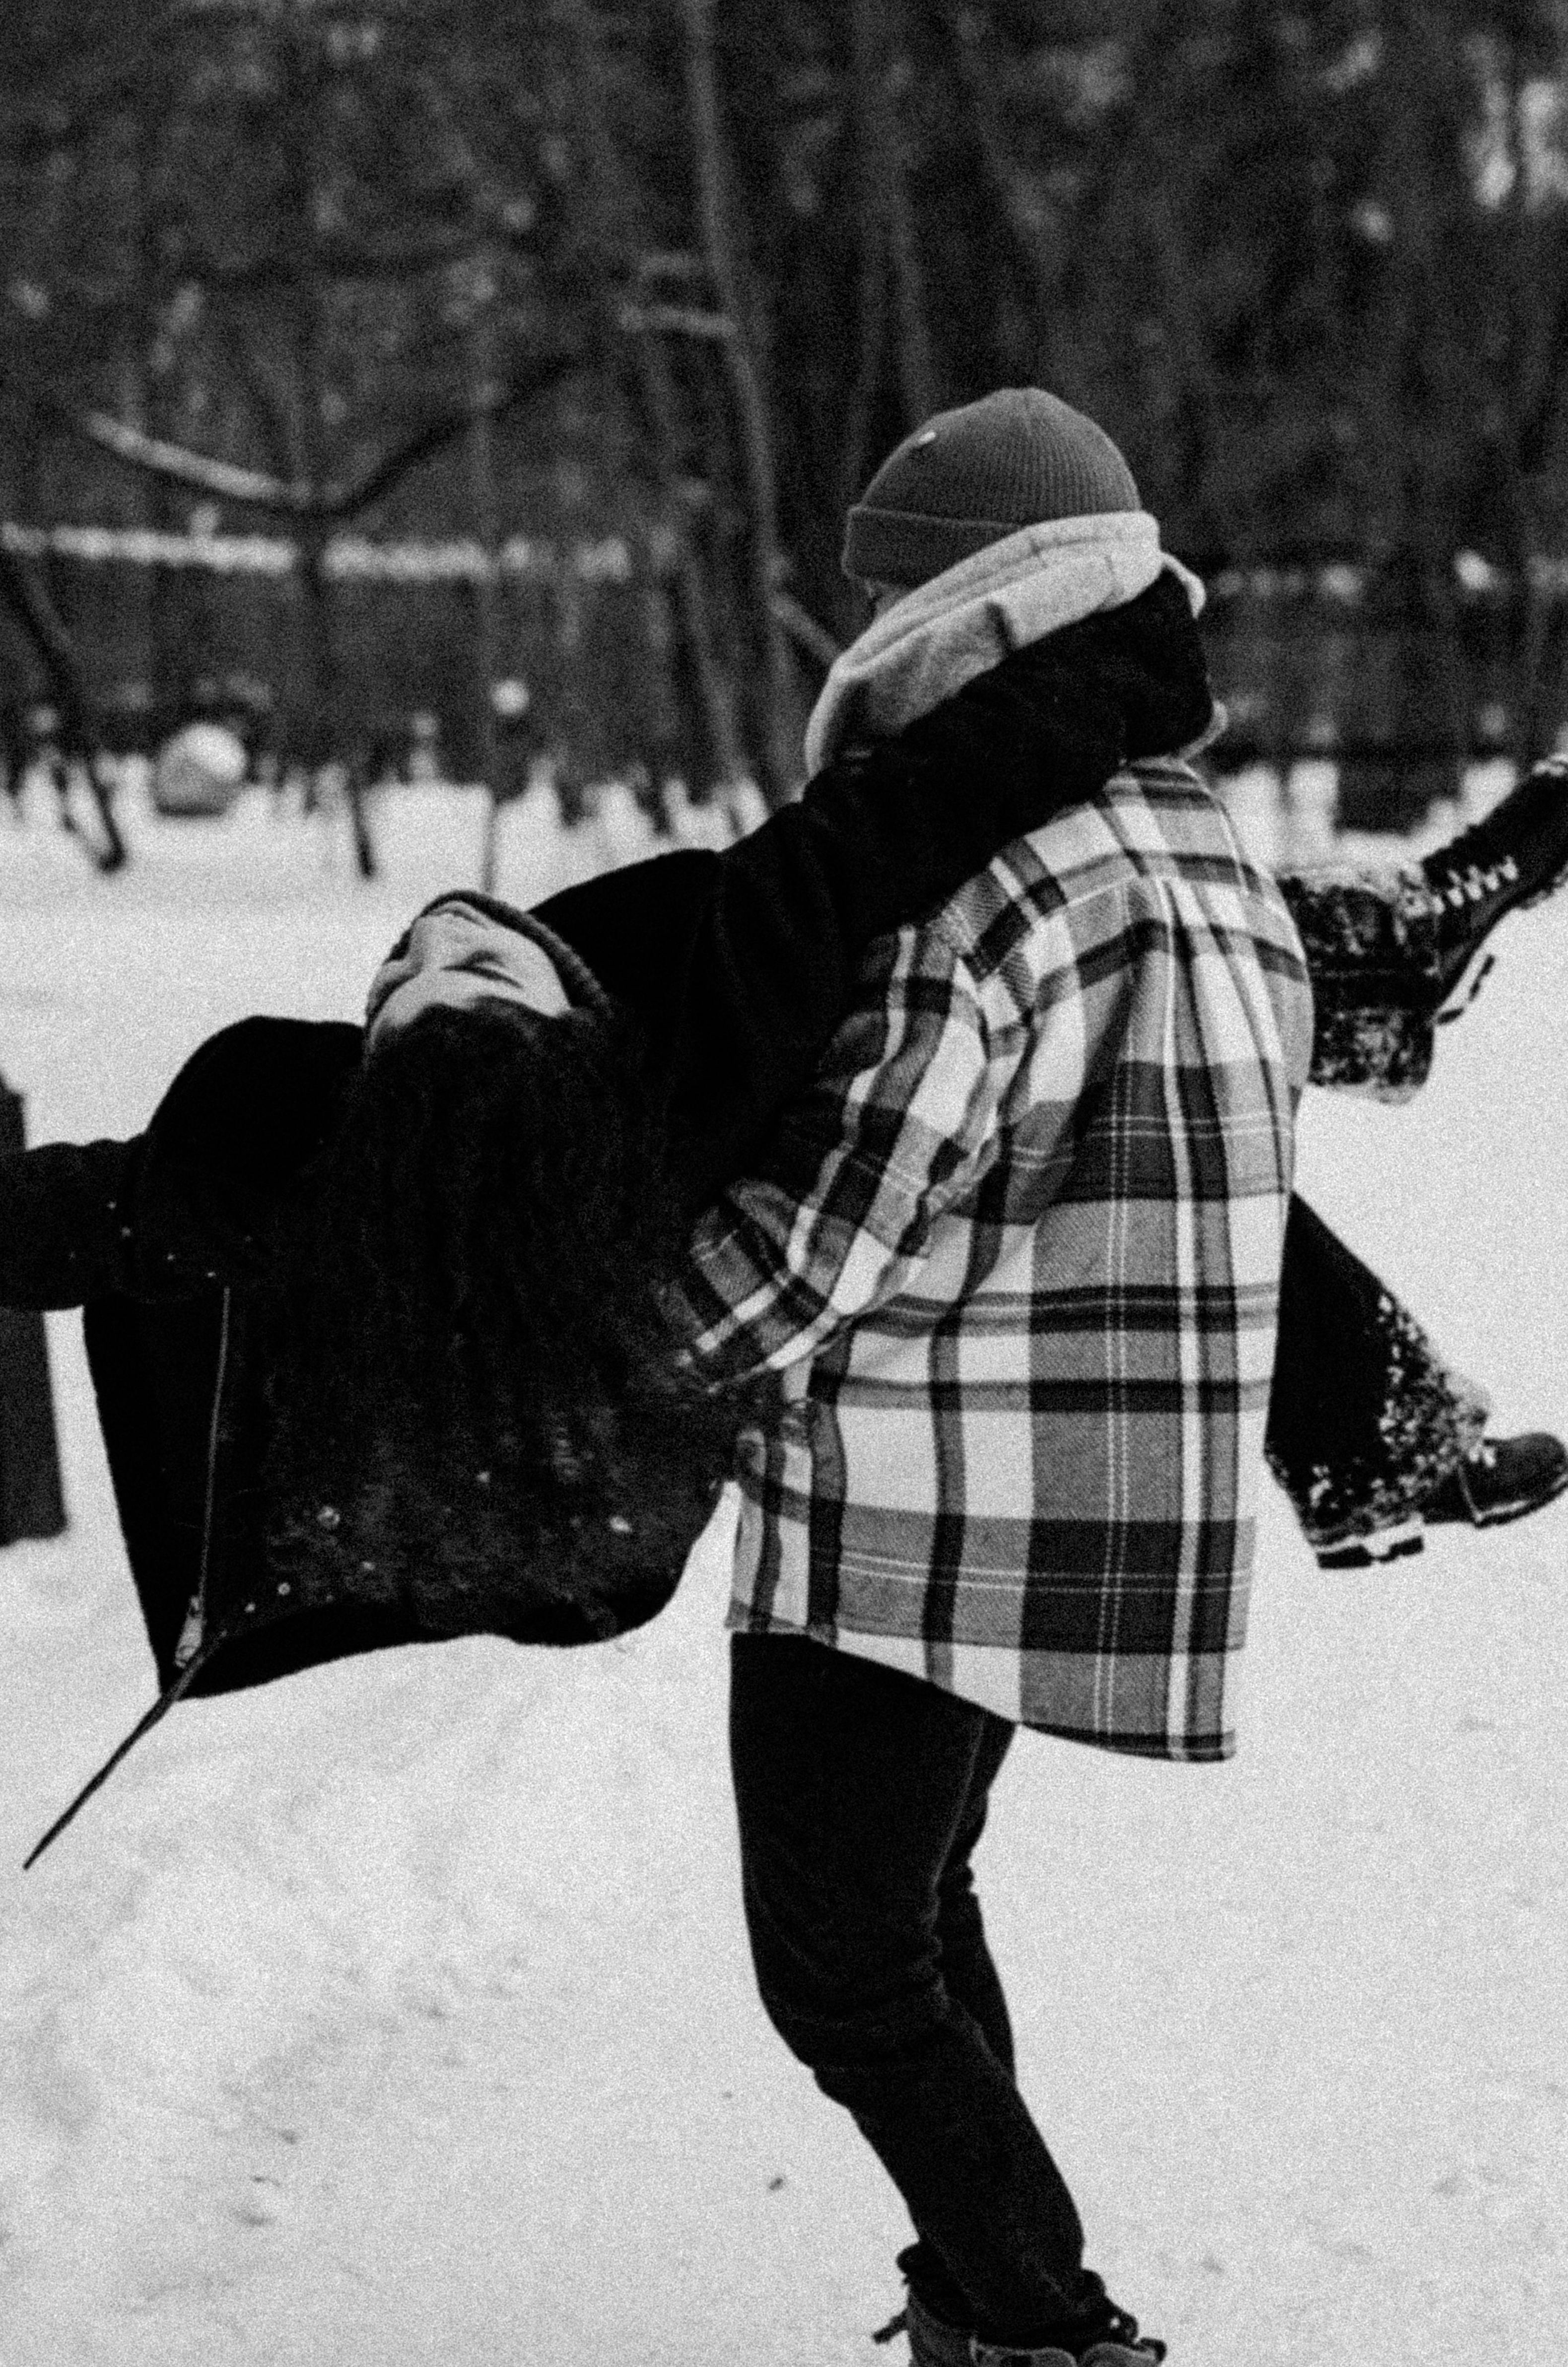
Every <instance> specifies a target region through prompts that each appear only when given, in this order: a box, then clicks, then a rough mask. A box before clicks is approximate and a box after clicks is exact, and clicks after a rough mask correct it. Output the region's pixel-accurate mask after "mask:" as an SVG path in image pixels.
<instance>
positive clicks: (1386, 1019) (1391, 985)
mask: <svg viewBox="0 0 1568 2367" xmlns="http://www.w3.org/2000/svg"><path fill="white" fill-rule="evenodd" d="M1279 888H1280V892H1281V894H1282V895H1283V896H1284V899H1285V901H1286V902H1287V903H1288V904H1289V906H1290V916H1291V918H1292V919H1293V920H1294V922H1295V923H1296V927H1297V930H1298V932H1299V933H1300V935H1301V945H1302V948H1303V950H1304V952H1305V954H1306V957H1307V969H1308V972H1309V974H1310V975H1311V978H1312V1083H1313V1084H1314V1085H1332V1086H1336V1087H1338V1088H1339V1089H1340V1090H1342V1091H1347V1092H1359V1093H1371V1094H1373V1095H1374V1096H1375V1097H1376V1098H1377V1099H1378V1100H1379V1101H1391V1102H1401V1101H1408V1100H1409V1098H1410V1096H1411V1094H1412V1093H1415V1092H1416V1090H1417V1089H1418V1088H1419V1087H1420V1086H1421V1085H1423V1084H1425V1082H1426V1076H1427V1072H1428V1070H1430V1068H1431V1065H1432V1047H1433V1042H1434V1039H1435V1034H1436V1028H1437V1005H1438V1002H1439V1000H1440V996H1439V988H1438V957H1437V922H1436V917H1435V912H1434V908H1433V905H1432V900H1431V898H1430V897H1429V896H1428V895H1427V894H1426V891H1425V889H1421V888H1420V887H1419V886H1418V885H1417V884H1416V883H1415V880H1414V879H1413V878H1411V877H1410V876H1408V875H1405V874H1392V873H1391V874H1389V875H1387V876H1386V877H1384V878H1372V877H1369V876H1366V875H1352V874H1349V873H1345V874H1338V873H1327V872H1323V873H1312V874H1300V873H1295V874H1287V875H1285V876H1284V877H1282V878H1281V879H1280V882H1279Z"/></svg>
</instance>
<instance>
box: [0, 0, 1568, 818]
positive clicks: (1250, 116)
mask: <svg viewBox="0 0 1568 2367" xmlns="http://www.w3.org/2000/svg"><path fill="white" fill-rule="evenodd" d="M1565 75H1568V5H1564V0H1329V4H1328V5H1324V6H1313V7H1310V8H1308V7H1301V8H1290V7H1269V6H1259V5H1256V0H1179V5H1178V0H1117V5H1112V6H1096V7H1088V6H1079V5H1076V0H1060V5H1057V0H1051V5H1047V0H766V5H764V0H354V5H347V0H144V5H142V6H136V7H130V8H128V7H125V6H123V5H121V6H110V5H109V0H12V5H11V6H10V8H9V10H8V11H7V19H6V48H5V52H4V56H3V58H0V422H3V425H4V430H5V434H4V441H3V445H0V520H3V521H4V529H3V534H0V595H3V597H0V667H3V668H4V669H5V673H6V679H7V682H8V683H10V684H11V685H16V684H17V683H18V682H20V683H25V684H28V685H34V686H36V685H38V684H40V682H44V681H48V682H49V683H50V684H51V686H52V688H53V691H54V694H55V695H56V696H57V697H62V696H65V695H67V693H69V694H70V695H71V696H74V697H75V698H76V699H77V700H78V701H79V702H82V703H84V708H85V711H88V712H89V715H93V714H96V715H97V716H98V717H99V718H100V719H101V718H102V717H103V716H105V715H107V714H109V713H111V712H112V711H114V710H115V709H116V706H117V702H118V706H119V708H124V707H125V706H126V705H127V704H128V703H130V704H135V703H136V702H141V703H142V705H143V706H144V707H151V708H153V710H155V711H161V710H162V708H163V706H165V705H167V704H168V703H170V702H173V703H176V704H177V702H178V700H179V699H180V698H181V697H183V696H186V695H187V693H188V690H189V685H190V683H191V681H192V679H193V677H194V676H195V675H196V674H212V673H214V672H220V671H225V670H227V671H229V672H233V671H240V672H243V673H244V674H249V675H251V676H254V677H256V678H257V679H258V680H259V681H261V682H264V683H266V684H267V685H270V686H271V687H272V688H273V689H274V690H275V691H276V693H277V696H278V700H279V702H280V706H281V709H282V713H283V717H284V721H285V725H286V730H287V734H288V737H289V741H290V745H292V746H295V747H297V748H299V749H300V750H301V751H302V752H304V753H306V754H307V755H308V756H309V757H310V758H312V759H313V760H316V761H319V760H320V759H321V758H322V757H324V755H326V754H329V753H334V752H340V751H341V750H343V749H344V748H345V747H346V746H347V745H348V744H349V743H350V742H353V741H355V740H356V739H357V738H362V737H364V736H365V735H366V734H373V733H374V731H375V730H377V729H379V728H380V726H381V721H382V720H383V719H385V718H386V717H387V716H388V715H390V714H391V713H392V712H393V711H394V710H397V711H405V710H406V709H407V708H410V707H415V706H416V707H423V708H428V709H429V710H430V711H432V712H433V713H435V714H437V716H438V717H439V719H440V721H441V725H442V728H443V731H444V735H445V739H446V742H447V746H448V749H449V754H450V756H451V759H452V761H453V762H454V764H456V765H457V767H458V768H459V769H460V770H467V771H470V772H472V771H480V772H483V773H484V774H485V776H487V777H494V767H495V765H496V763H497V749H496V745H495V730H496V725H495V718H494V708H493V704H492V701H491V699H490V697H489V696H488V692H489V685H490V684H491V683H492V682H493V681H494V680H496V679H498V678H503V677H510V676H521V677H522V678H524V679H526V681H527V682H528V685H529V686H530V689H531V691H532V693H533V698H534V708H533V712H534V714H535V716H536V718H537V720H538V726H539V729H540V731H541V732H542V733H543V734H544V735H545V737H546V738H547V739H548V741H549V742H550V744H551V746H552V747H553V748H555V749H556V750H557V752H558V753H559V754H560V758H561V762H562V769H563V773H564V776H566V777H567V778H568V779H569V780H571V779H576V780H578V781H579V782H582V783H587V782H590V781H592V780H594V779H595V778H597V777H601V776H604V775H605V774H606V773H608V772H609V771H612V770H615V769H617V768H620V767H627V766H631V765H636V764H641V765H643V766H645V767H646V768H647V769H648V771H649V772H650V774H653V775H654V776H657V775H658V774H660V773H661V772H669V771H672V770H673V771H676V772H678V773H680V774H682V775H683V776H685V777H686V778H687V780H688V782H689V783H690V784H691V785H692V787H694V788H695V789H697V790H698V791H699V793H700V792H701V791H702V790H703V789H705V788H706V787H709V786H710V785H711V784H712V783H714V782H716V781H718V780H722V779H723V778H726V777H729V776H733V775H734V774H736V773H737V772H742V771H744V772H745V773H748V774H750V775H751V776H753V777H755V778H756V780H757V781H758V782H759V783H760V784H761V785H762V787H763V788H764V790H765V793H766V794H767V795H768V796H769V797H770V798H777V797H778V796H780V795H782V794H783V793H784V792H785V791H786V789H787V787H788V785H789V783H790V780H791V778H792V777H793V776H794V773H795V770H796V767H797V764H798V749H799V734H800V726H801V719H802V717H803V714H804V711H805V708H806V707H807V705H808V704H809V701H810V698H811V697H812V694H813V692H814V688H815V685H816V683H817V681H818V680H819V679H820V674H821V670H822V667H823V664H824V663H825V661H826V659H827V658H828V656H829V655H830V654H831V647H832V643H833V641H834V640H843V639H845V638H847V637H848V636H849V635H850V634H851V633H852V632H853V631H854V630H855V629H857V626H858V622H859V621H860V617H859V613H858V606H857V601H856V595H854V593H853V592H852V590H851V587H849V586H848V585H847V584H846V583H845V582H844V581H843V579H842V577H841V576H840V574H839V572H838V564H837V558H838V548H839V540H840V534H841V524H842V515H843V510H844V507H845V504H846V502H847V501H848V500H849V499H850V498H851V497H852V495H853V494H854V493H855V492H856V491H857V489H858V486H859V485H860V484H861V483H862V482H863V481H864V480H865V478H866V476H867V475H868V474H869V471H870V470H871V469H872V468H873V467H874V466H875V464H876V462H877V460H878V459H880V458H881V455H882V454H883V453H884V452H885V451H886V449H887V448H888V447H890V446H891V445H892V443H893V442H895V441H896V440H897V439H898V438H899V437H900V436H902V435H903V433H904V432H905V431H906V430H907V429H908V428H909V427H910V426H911V425H914V424H915V422H916V421H918V420H919V419H920V418H921V417H922V416H923V415H924V414H925V413H927V412H929V411H931V410H933V409H937V408H939V407H941V406H944V405H946V404H949V403H953V402H962V401H964V400H966V399H968V398H970V397H971V396H973V395H975V394H978V393H981V392H983V391H986V390H987V389H989V388H991V387H993V386H995V385H998V384H1019V383H1038V384H1042V385H1046V386H1050V387H1051V388H1053V389H1054V390H1056V391H1058V392H1060V393H1062V395H1064V396H1066V397H1067V398H1068V399H1069V400H1070V401H1073V402H1077V403H1079V404H1081V405H1082V406H1083V407H1084V408H1085V409H1086V410H1088V411H1090V412H1091V413H1093V414H1094V415H1095V416H1096V418H1098V419H1100V420H1101V421H1102V422H1103V424H1104V425H1106V426H1107V427H1108V429H1109V431H1110V432H1111V434H1112V435H1113V436H1116V437H1117V439H1118V440H1119V442H1120V443H1121V445H1122V446H1123V447H1124V449H1125V450H1126V451H1127V453H1128V456H1129V458H1130V459H1131V463H1132V466H1133V469H1134V471H1135V473H1136V475H1137V477H1138V480H1139V483H1140V485H1141V487H1142V492H1143V495H1144V498H1145V500H1146V502H1147V504H1148V505H1149V506H1150V507H1151V508H1152V509H1153V510H1154V511H1155V512H1156V513H1157V514H1158V515H1159V516H1160V517H1161V519H1162V521H1163V523H1164V527H1165V538H1166V541H1167V543H1168V544H1169V546H1170V547H1171V548H1173V549H1176V550H1177V551H1179V552H1180V553H1181V554H1182V555H1183V556H1184V557H1186V558H1187V559H1188V560H1190V561H1192V562H1193V563H1194V564H1195V565H1197V566H1198V567H1199V569H1200V570H1201V571H1202V572H1204V573H1205V574H1206V575H1207V576H1208V577H1209V579H1210V583H1211V586H1212V588H1213V592H1214V599H1213V603H1212V606H1211V610H1210V623H1209V630H1210V636H1211V647H1212V651H1213V658H1214V664H1215V670H1216V674H1218V676H1219V677H1220V679H1221V686H1222V687H1223V688H1224V689H1225V690H1226V692H1227V695H1228V697H1230V700H1231V703H1232V707H1233V714H1234V717H1235V732H1234V738H1233V748H1234V751H1235V753H1236V755H1237V757H1238V758H1239V757H1241V756H1244V755H1246V754H1249V753H1258V754H1262V755H1264V756H1267V757H1271V758H1273V759H1276V760H1285V759H1288V758H1290V756H1292V755H1294V754H1298V753H1301V752H1303V751H1305V750H1310V749H1320V750H1323V751H1325V752H1333V753H1335V754H1336V755H1337V757H1338V759H1339V762H1340V767H1341V770H1340V781H1341V790H1340V795H1341V806H1342V811H1343V813H1344V814H1345V815H1346V818H1348V819H1350V820H1352V821H1378V822H1380V823H1382V824H1384V825H1395V824H1398V823H1400V822H1403V821H1410V820H1412V819H1414V818H1415V816H1416V815H1418V814H1419V812H1420V811H1421V810H1423V808H1424V807H1425V805H1426V802H1427V801H1428V800H1429V799H1430V798H1432V797H1433V796H1434V795H1437V794H1440V793H1444V794H1446V793H1451V791H1452V789H1453V787H1454V785H1455V782H1456V780H1457V775H1458V767H1459V766H1460V764H1461V763H1462V762H1463V761H1464V760H1465V759H1466V758H1468V757H1469V756H1470V755H1471V753H1474V752H1475V751H1477V750H1496V751H1498V752H1500V753H1509V754H1513V755H1515V756H1518V757H1522V756H1526V755H1528V754H1531V753H1538V752H1539V751H1540V749H1541V748H1542V747H1543V746H1546V745H1549V744H1551V742H1553V741H1554V740H1555V738H1556V736H1557V734H1558V731H1559V730H1560V728H1561V726H1562V720H1563V716H1564V712H1565V710H1568V623H1565V620H1568V439H1565V434H1564V410H1565V408H1568V131H1565V125H1564V91H1565V88H1568V83H1565ZM95 535H96V536H97V541H95V539H94V537H95ZM73 684H74V688H73Z"/></svg>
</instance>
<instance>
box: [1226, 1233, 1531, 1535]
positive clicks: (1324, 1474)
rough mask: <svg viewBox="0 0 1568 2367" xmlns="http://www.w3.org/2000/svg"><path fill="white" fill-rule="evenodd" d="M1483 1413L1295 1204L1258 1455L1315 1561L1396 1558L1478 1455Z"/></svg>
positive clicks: (1389, 1302)
mask: <svg viewBox="0 0 1568 2367" xmlns="http://www.w3.org/2000/svg"><path fill="white" fill-rule="evenodd" d="M1487 1412H1488V1407H1487V1402H1486V1399H1485V1398H1484V1397H1483V1394H1482V1393H1481V1392H1480V1391H1479V1390H1478V1389H1477V1388H1476V1387H1474V1386H1473V1384H1471V1382H1469V1381H1467V1380H1465V1379H1464V1377H1463V1376H1462V1375H1460V1374H1458V1373H1455V1372H1453V1371H1452V1370H1451V1369H1450V1368H1449V1366H1448V1365H1445V1364H1444V1362H1443V1360H1442V1358H1441V1356H1440V1355H1439V1354H1438V1353H1437V1349H1436V1347H1435V1346H1434V1345H1433V1342H1431V1340H1430V1339H1429V1338H1428V1337H1427V1335H1426V1332H1425V1331H1423V1330H1422V1329H1421V1326H1420V1325H1419V1324H1418V1323H1417V1322H1416V1320H1415V1317H1414V1316H1413V1315H1411V1314H1410V1313H1409V1312H1408V1311H1407V1310H1406V1309H1405V1308H1403V1307H1402V1306H1401V1305H1400V1303H1399V1301H1398V1300H1397V1299H1396V1298H1395V1297H1393V1295H1392V1292H1391V1291H1389V1290H1387V1289H1386V1288H1385V1287H1384V1285H1382V1284H1381V1282H1380V1281H1379V1280H1378V1277H1377V1275H1376V1274H1373V1273H1372V1272H1371V1270H1370V1268H1369V1267H1368V1266H1365V1265H1363V1264H1362V1263H1361V1261H1360V1260H1359V1258H1358V1257H1356V1256H1354V1255H1353V1254H1352V1252H1351V1251H1349V1250H1347V1249H1346V1246H1345V1244H1344V1242H1343V1241H1341V1240H1338V1239H1337V1237H1336V1236H1335V1234H1334V1233H1332V1232H1331V1231H1330V1230H1329V1229H1328V1227H1327V1226H1326V1225H1325V1224H1324V1221H1323V1219H1322V1217H1318V1216H1316V1215H1314V1213H1313V1211H1312V1209H1311V1208H1310V1207H1308V1206H1307V1205H1306V1203H1305V1202H1304V1201H1302V1200H1300V1199H1294V1198H1293V1199H1292V1200H1291V1203H1290V1217H1289V1220H1288V1222H1287V1225H1286V1229H1285V1260H1284V1267H1283V1271H1282V1273H1281V1275H1280V1297H1279V1345H1278V1352H1277V1354H1276V1357H1275V1364H1274V1387H1273V1392H1272V1395H1271V1397H1270V1399H1269V1406H1268V1429H1267V1437H1266V1442H1265V1448H1266V1452H1267V1457H1268V1463H1269V1467H1270V1468H1271V1470H1272V1471H1273V1473H1274V1475H1275V1477H1276V1478H1277V1479H1278V1481H1279V1483H1280V1485H1281V1486H1282V1487H1283V1488H1284V1489H1285V1491H1286V1493H1287V1494H1288V1495H1289V1497H1290V1501H1291V1503H1292V1504H1293V1505H1294V1506H1295V1509H1296V1516H1297V1518H1298V1520H1299V1521H1300V1522H1301V1527H1302V1529H1303V1530H1304V1531H1305V1533H1306V1535H1307V1539H1308V1542H1309V1543H1310V1544H1311V1545H1312V1546H1313V1548H1314V1549H1315V1550H1316V1551H1317V1552H1318V1554H1319V1556H1320V1557H1323V1556H1324V1555H1327V1554H1332V1553H1334V1552H1335V1550H1336V1549H1341V1548H1345V1547H1346V1546H1353V1545H1354V1544H1355V1543H1356V1542H1357V1541H1359V1540H1364V1539H1366V1538H1368V1537H1373V1536H1378V1537H1382V1536H1385V1535H1386V1536H1387V1537H1388V1539H1389V1543H1390V1544H1391V1545H1392V1546H1393V1547H1394V1549H1396V1550H1397V1549H1398V1535H1399V1532H1400V1531H1401V1529H1402V1528H1403V1527H1404V1526H1405V1525H1406V1524H1408V1523H1411V1522H1413V1521H1415V1520H1416V1519H1417V1518H1418V1517H1419V1516H1420V1515H1421V1513H1422V1512H1424V1511H1425V1510H1426V1508H1427V1507H1428V1505H1429V1504H1430V1502H1431V1500H1432V1499H1433V1497H1434V1496H1435V1495H1436V1494H1437V1491H1438V1490H1439V1489H1441V1488H1442V1486H1443V1484H1444V1483H1445V1481H1447V1480H1448V1479H1449V1478H1450V1477H1451V1475H1452V1474H1453V1473H1455V1472H1456V1471H1458V1470H1459V1469H1460V1466H1461V1465H1462V1464H1463V1463H1464V1461H1465V1458H1466V1457H1467V1456H1468V1455H1470V1454H1471V1452H1472V1450H1473V1449H1474V1448H1475V1447H1476V1445H1477V1444H1478V1442H1479V1441H1480V1439H1481V1436H1482V1433H1483V1431H1484V1429H1485V1426H1486V1416H1487ZM1356 1558H1358V1559H1359V1558H1360V1556H1359V1555H1357V1556H1356Z"/></svg>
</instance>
